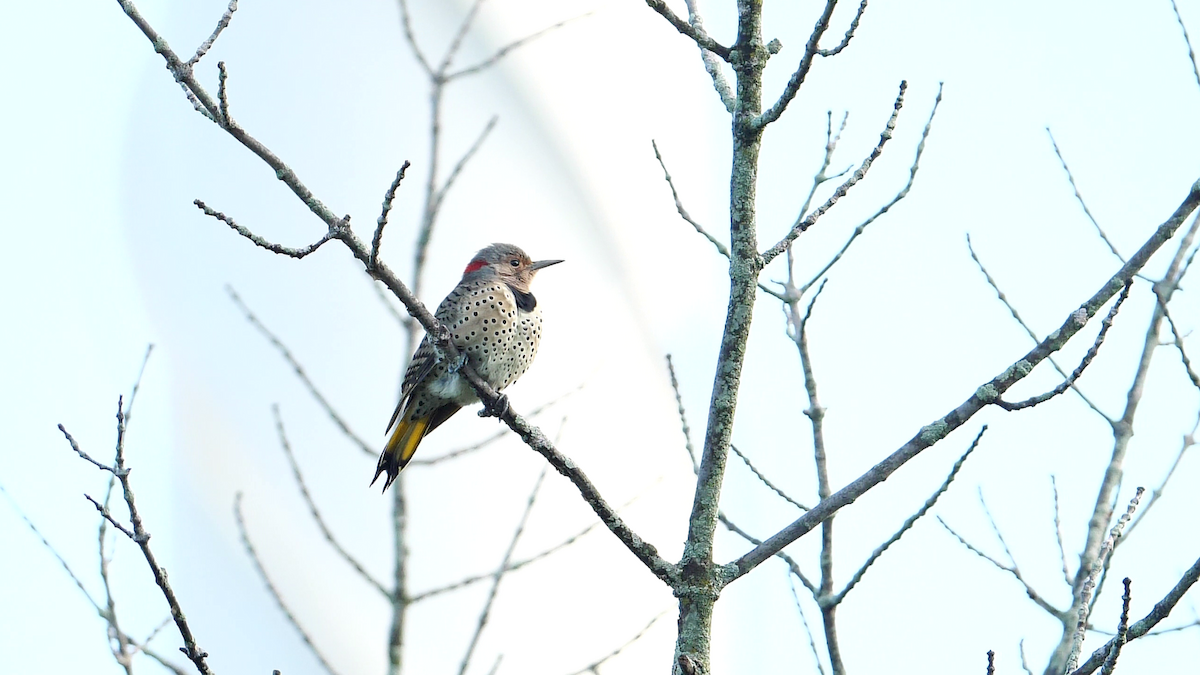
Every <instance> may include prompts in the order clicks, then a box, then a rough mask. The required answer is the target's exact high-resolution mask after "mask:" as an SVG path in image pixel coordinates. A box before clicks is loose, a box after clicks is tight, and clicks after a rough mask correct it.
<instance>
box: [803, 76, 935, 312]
mask: <svg viewBox="0 0 1200 675" xmlns="http://www.w3.org/2000/svg"><path fill="white" fill-rule="evenodd" d="M941 102H942V83H940V82H939V83H938V93H937V98H935V99H934V100H933V110H931V111H930V112H929V120H928V121H926V122H925V129H924V131H922V132H921V140H920V142H918V143H917V154H916V157H914V158H913V163H912V166H910V167H909V168H908V182H907V183H905V184H904V187H903V188H901V189H900V191H899V192H897V193H896V196H895V197H892V199H891V201H889V202H888V203H886V204H884V205H883V206H881V207H880V208H879V210H878V211H876V212H875V213H873V214H871V217H870V218H867V219H866V220H864V221H863V222H862V223H860V224H859V225H858V227H856V228H854V232H853V233H851V235H850V238H849V239H847V240H846V243H845V244H843V245H842V248H841V250H839V251H838V252H837V254H836V255H835V256H833V258H832V259H830V261H829V262H827V263H826V264H825V266H824V267H822V268H821V271H819V272H817V273H816V274H814V275H813V277H812V278H811V279H810V280H809V281H807V282H806V283H805V284H804V285H803V286H801V287H800V288H799V292H800V293H801V294H803V293H804V292H805V291H807V290H808V289H809V288H812V286H813V284H815V283H817V280H819V279H820V278H821V277H823V276H825V274H827V273H828V272H829V270H830V269H831V268H832V267H833V266H834V265H835V264H837V262H838V261H839V260H841V259H842V256H844V255H845V254H846V251H848V250H850V245H851V244H853V243H854V240H855V239H858V238H859V236H861V235H862V233H863V232H864V231H865V230H866V229H867V227H868V226H869V225H870V224H871V223H873V222H875V221H876V220H878V219H879V218H880V217H882V216H883V215H884V214H885V213H887V212H888V211H890V210H891V209H892V207H893V206H895V205H896V204H898V203H899V202H900V200H902V199H904V198H905V197H907V196H908V192H909V190H911V189H912V186H913V182H914V181H915V180H916V178H917V168H918V167H919V165H920V163H921V155H922V154H923V153H924V152H925V141H926V140H927V139H928V138H929V131H930V129H932V128H933V117H934V115H936V114H937V109H938V105H940V104H941ZM844 124H845V121H844V120H843V125H844ZM813 188H814V191H815V189H816V186H815V185H814V186H813ZM809 199H810V200H811V199H812V193H809ZM807 210H808V203H807V202H806V203H805V205H804V208H803V209H801V211H800V213H801V215H803V213H804V212H805V211H807Z"/></svg>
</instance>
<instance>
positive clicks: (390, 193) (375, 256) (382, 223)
mask: <svg viewBox="0 0 1200 675" xmlns="http://www.w3.org/2000/svg"><path fill="white" fill-rule="evenodd" d="M408 167H409V162H408V160H407V159H406V160H404V164H401V165H400V170H399V171H397V172H396V178H395V179H394V180H393V181H392V184H391V185H389V186H388V189H387V192H385V193H383V208H382V209H381V210H380V213H379V220H377V221H375V236H374V237H372V238H371V258H370V260H368V262H367V265H368V266H370V267H375V261H376V260H379V247H380V246H381V245H382V244H383V228H384V227H386V226H387V219H388V212H390V211H391V210H392V200H393V199H395V198H396V190H398V189H400V181H402V180H404V172H405V171H407V170H408ZM389 306H390V305H389Z"/></svg>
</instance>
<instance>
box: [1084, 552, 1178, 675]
mask: <svg viewBox="0 0 1200 675" xmlns="http://www.w3.org/2000/svg"><path fill="white" fill-rule="evenodd" d="M1197 580H1200V558H1197V559H1196V562H1194V563H1192V566H1191V567H1189V568H1188V569H1187V571H1185V572H1184V573H1183V576H1181V577H1180V579H1179V581H1178V582H1177V583H1176V584H1175V586H1174V587H1173V588H1172V589H1171V590H1170V591H1168V592H1167V594H1166V595H1165V596H1163V599H1162V600H1159V601H1158V603H1157V604H1155V605H1154V609H1152V610H1150V613H1149V614H1147V615H1146V616H1144V617H1143V618H1142V619H1141V620H1140V621H1137V622H1135V623H1134V624H1133V625H1131V626H1129V630H1128V631H1126V633H1125V640H1124V641H1125V642H1131V641H1133V640H1136V639H1138V638H1140V637H1142V636H1144V635H1147V634H1148V633H1149V632H1150V629H1151V628H1154V626H1155V625H1157V624H1158V623H1159V622H1160V621H1162V620H1163V619H1165V618H1167V616H1169V615H1170V614H1171V610H1172V609H1174V608H1175V605H1176V604H1178V603H1179V600H1180V599H1181V598H1183V596H1184V594H1186V593H1187V592H1188V589H1190V588H1191V587H1192V586H1193V585H1194V584H1195V583H1196V581H1197ZM1115 642H1116V638H1113V639H1112V640H1109V641H1108V643H1107V644H1105V645H1104V646H1102V647H1100V648H1099V649H1097V650H1096V651H1094V652H1092V655H1091V656H1089V657H1088V660H1087V661H1084V662H1083V664H1081V665H1080V666H1079V668H1077V669H1076V670H1074V671H1072V672H1071V674H1070V675H1090V674H1091V673H1094V672H1096V669H1097V668H1099V667H1100V666H1101V665H1102V664H1103V663H1104V660H1105V659H1107V658H1108V652H1109V650H1110V649H1111V648H1112V646H1113V644H1115Z"/></svg>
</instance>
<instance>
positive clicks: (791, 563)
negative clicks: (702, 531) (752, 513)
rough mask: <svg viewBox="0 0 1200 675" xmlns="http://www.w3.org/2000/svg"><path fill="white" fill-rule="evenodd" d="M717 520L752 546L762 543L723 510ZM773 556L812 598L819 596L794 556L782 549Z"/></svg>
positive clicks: (718, 513) (814, 585) (817, 590)
mask: <svg viewBox="0 0 1200 675" xmlns="http://www.w3.org/2000/svg"><path fill="white" fill-rule="evenodd" d="M717 520H719V521H721V524H722V525H724V526H725V529H727V530H729V531H730V532H732V533H734V534H736V535H738V536H739V537H741V538H742V539H745V540H746V541H748V542H750V543H751V544H753V545H754V546H758V545H759V544H761V543H762V539H759V538H758V537H755V536H753V535H751V534H750V533H749V532H746V531H745V530H743V529H742V528H740V527H738V525H737V524H736V523H734V522H733V521H732V520H730V519H729V517H728V516H726V515H725V512H724V511H718V512H717ZM775 557H776V558H779V559H780V560H782V561H783V562H784V563H786V564H787V566H788V570H789V571H790V572H791V573H792V575H793V576H795V577H796V578H797V579H799V580H800V583H802V584H804V587H805V588H807V589H808V590H809V592H810V593H812V595H813V598H818V597H820V595H821V591H820V590H819V589H818V588H817V585H816V584H814V583H813V582H812V581H810V580H809V578H808V577H807V576H805V574H804V570H802V569H800V563H798V562H796V559H795V558H793V557H792V556H790V555H788V554H787V553H784V552H783V551H780V552H778V553H776V554H775Z"/></svg>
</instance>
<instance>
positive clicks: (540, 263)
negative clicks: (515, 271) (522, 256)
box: [529, 260, 562, 272]
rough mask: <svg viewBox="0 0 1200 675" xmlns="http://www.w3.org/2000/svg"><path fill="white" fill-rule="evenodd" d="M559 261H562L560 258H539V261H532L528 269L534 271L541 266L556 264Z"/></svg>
mask: <svg viewBox="0 0 1200 675" xmlns="http://www.w3.org/2000/svg"><path fill="white" fill-rule="evenodd" d="M560 262H562V261H561V260H539V261H537V262H535V263H533V264H532V265H530V266H529V269H531V270H533V271H534V272H536V271H538V270H540V269H542V268H543V267H549V266H551V265H557V264H558V263H560Z"/></svg>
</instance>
